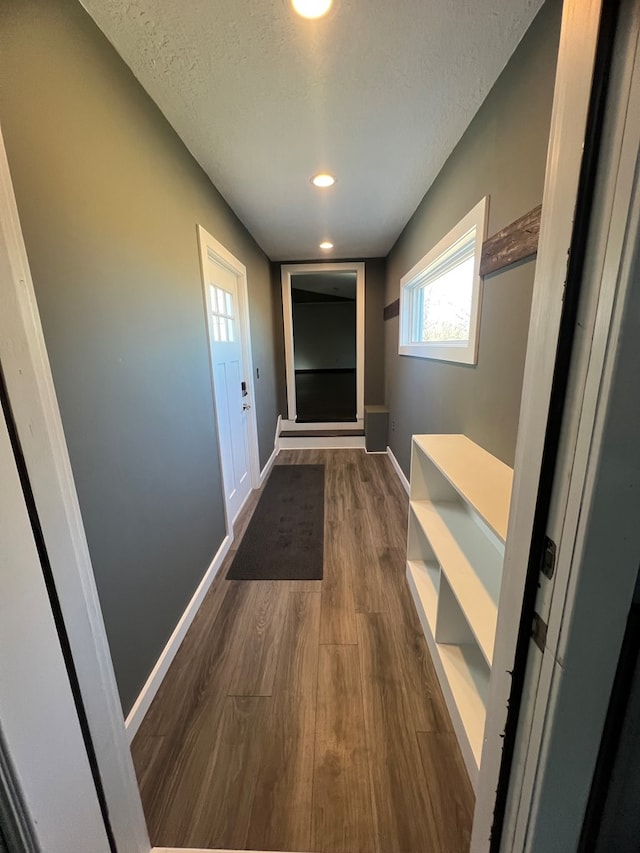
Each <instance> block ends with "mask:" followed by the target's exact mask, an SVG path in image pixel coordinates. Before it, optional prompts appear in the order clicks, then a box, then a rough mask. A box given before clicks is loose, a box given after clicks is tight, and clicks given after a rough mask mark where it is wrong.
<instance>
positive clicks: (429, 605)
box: [407, 560, 440, 633]
mask: <svg viewBox="0 0 640 853" xmlns="http://www.w3.org/2000/svg"><path fill="white" fill-rule="evenodd" d="M407 576H408V577H409V578H410V581H411V582H412V585H413V587H414V598H415V596H416V595H417V596H418V599H419V602H420V605H421V607H422V609H423V611H424V615H425V617H426V619H427V622H428V623H429V626H430V628H431V631H432V633H433V632H435V625H436V614H437V611H438V591H439V587H440V567H439V566H438V565H434V564H432V563H425V562H424V560H407Z"/></svg>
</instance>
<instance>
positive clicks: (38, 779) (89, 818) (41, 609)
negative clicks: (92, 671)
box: [0, 384, 110, 853]
mask: <svg viewBox="0 0 640 853" xmlns="http://www.w3.org/2000/svg"><path fill="white" fill-rule="evenodd" d="M5 405H6V407H7V410H6V411H5ZM12 433H13V429H12V423H11V413H10V411H9V409H8V403H7V401H6V398H5V394H4V389H3V388H2V386H1V384H0V483H2V488H0V552H1V553H2V563H3V566H2V572H1V574H2V583H3V590H2V595H0V672H1V673H2V677H0V823H2V827H3V828H5V823H4V821H3V818H5V819H6V823H7V826H6V830H7V840H8V843H11V844H12V847H11V849H14V847H13V845H15V849H16V850H18V849H20V850H24V851H28V853H36V851H37V850H48V851H51V853H82V851H84V850H93V851H95V853H109V850H110V844H109V838H108V832H107V828H106V826H105V821H104V817H103V814H102V812H101V808H100V802H99V799H98V794H97V788H96V784H95V783H96V780H95V778H94V777H93V775H92V770H91V766H90V762H89V758H88V755H87V745H89V746H90V743H89V744H87V743H86V742H85V740H84V738H83V734H82V729H81V724H80V720H79V718H78V708H77V706H76V703H75V700H74V696H73V691H72V687H71V683H70V680H69V675H68V670H67V662H66V661H65V656H64V653H63V650H62V647H61V642H60V637H59V634H58V626H56V622H55V619H54V615H53V612H52V603H51V590H50V589H48V588H47V584H46V581H45V573H44V566H46V554H45V553H44V552H43V549H42V547H41V545H40V547H39V546H38V543H37V536H38V533H37V523H36V522H35V519H34V517H33V514H32V512H30V504H31V500H30V495H29V492H28V485H27V484H26V483H25V482H24V479H23V477H22V476H21V471H20V468H21V464H20V461H19V455H20V450H19V447H16V446H15V436H14V435H12ZM5 561H6V562H5ZM52 682H55V685H56V689H55V690H53V691H52V690H51V689H50V685H51V683H52ZM52 732H55V737H52V736H51V735H52ZM42 763H47V764H49V765H53V766H56V767H57V773H56V777H55V783H54V781H53V777H52V776H50V775H49V773H43V772H42V769H41V768H42ZM72 827H73V829H72ZM0 839H1V834H0ZM0 847H2V844H0ZM2 849H3V850H4V847H2Z"/></svg>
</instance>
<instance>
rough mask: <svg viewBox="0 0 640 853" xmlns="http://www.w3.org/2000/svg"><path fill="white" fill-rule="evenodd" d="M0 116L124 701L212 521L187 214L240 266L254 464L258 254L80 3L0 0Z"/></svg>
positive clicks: (260, 320) (263, 295)
mask: <svg viewBox="0 0 640 853" xmlns="http://www.w3.org/2000/svg"><path fill="white" fill-rule="evenodd" d="M0 81H1V82H0V86H1V88H0V123H1V125H2V130H3V133H4V136H5V141H6V146H7V151H8V156H9V163H10V166H11V171H12V176H13V180H14V185H15V190H16V195H17V201H18V209H19V213H20V217H21V221H22V226H23V230H24V236H25V240H26V244H27V251H28V254H29V260H30V264H31V271H32V274H33V279H34V284H35V289H36V294H37V298H38V305H39V308H40V312H41V316H42V323H43V327H44V333H45V338H46V343H47V348H48V351H49V356H50V360H51V365H52V370H53V376H54V381H55V385H56V390H57V393H58V399H59V402H60V408H61V412H62V420H63V423H64V428H65V433H66V437H67V441H68V445H69V451H70V455H71V463H72V466H73V472H74V476H75V480H76V485H77V488H78V494H79V498H80V506H81V509H82V515H83V518H84V522H85V527H86V531H87V536H88V541H89V548H90V552H91V558H92V561H93V567H94V571H95V575H96V582H97V585H98V591H99V595H100V601H101V605H102V609H103V613H104V618H105V623H106V628H107V635H108V638H109V642H110V645H111V652H112V656H113V661H114V666H115V671H116V677H117V680H118V686H119V690H120V695H121V699H122V704H123V708H124V710H125V713H126V712H127V711H128V710H129V709H130V707H131V705H132V704H133V702H134V700H135V698H136V696H137V694H138V692H139V691H140V688H141V687H142V685H143V684H144V681H145V680H146V678H147V676H148V674H149V672H150V670H151V668H152V667H153V665H154V664H155V662H156V660H157V658H158V656H159V654H160V652H161V651H162V648H163V647H164V645H165V643H166V641H167V639H168V638H169V636H170V634H171V632H172V631H173V629H174V627H175V625H176V623H177V621H178V619H179V617H180V616H181V614H182V612H183V611H184V608H185V606H186V604H187V603H188V601H189V599H190V597H191V595H192V594H193V592H194V590H195V588H196V586H197V585H198V583H199V581H200V580H201V578H202V576H203V574H204V572H205V570H206V569H207V567H208V566H209V564H210V562H211V560H212V558H213V556H214V554H215V553H216V551H217V550H218V547H219V545H220V543H221V541H222V539H223V537H224V514H223V501H222V491H221V479H220V470H219V464H218V458H217V444H216V431H215V423H214V412H213V401H212V393H211V384H210V372H209V361H208V352H207V342H206V337H205V316H204V309H203V299H202V286H201V281H200V270H199V261H198V245H197V238H196V223H200V224H201V225H203V226H204V227H205V228H206V229H207V230H208V231H209V232H210V233H211V234H213V235H214V236H215V237H216V238H217V239H218V240H220V242H222V243H223V245H225V246H226V247H227V248H228V249H229V250H230V251H231V252H233V253H234V254H235V255H236V256H237V257H238V258H239V259H240V260H241V261H242V262H243V263H244V264H245V265H246V267H247V273H248V282H249V297H250V314H251V332H252V339H253V360H254V367H256V368H258V369H259V370H260V380H259V381H258V382H256V397H257V399H256V409H257V417H258V428H259V434H260V435H259V438H260V458H261V462H262V464H264V463H265V462H266V460H267V459H268V457H269V455H270V453H271V451H272V449H273V439H274V432H275V423H276V418H277V404H276V353H275V345H274V319H273V302H274V300H273V291H272V288H271V283H270V268H269V262H268V260H267V258H266V257H265V255H264V254H263V252H262V251H261V250H260V248H259V247H258V246H257V245H256V243H255V242H254V241H253V240H252V238H251V237H250V236H249V234H248V233H247V231H246V230H245V228H244V227H243V225H242V224H241V222H240V221H239V220H238V219H237V218H236V217H235V215H234V214H233V213H232V211H231V210H230V208H229V207H228V206H227V205H226V203H225V202H224V200H223V199H222V197H221V196H220V195H219V193H218V192H217V191H216V190H215V188H214V187H213V186H212V184H211V183H210V181H209V180H208V178H207V177H206V175H205V174H204V173H203V172H202V170H201V169H200V168H199V166H198V165H197V164H196V162H195V161H194V160H193V158H192V157H191V156H190V155H189V153H188V152H187V150H186V149H185V147H184V146H183V144H182V143H181V142H180V140H179V139H178V137H177V136H176V134H175V133H174V132H173V130H172V129H171V128H170V126H169V125H168V124H167V122H166V120H165V119H164V118H163V116H162V115H161V113H160V112H159V110H158V109H157V108H156V107H155V105H154V104H153V103H152V101H151V100H150V98H149V97H148V96H147V95H146V94H145V93H144V91H143V90H142V89H141V87H140V86H139V85H138V83H137V82H136V81H135V79H134V78H133V76H132V74H131V73H130V72H129V70H128V69H127V67H126V66H125V65H124V63H123V62H122V61H121V60H120V58H119V57H118V56H117V54H116V53H115V51H114V50H113V48H112V47H111V46H110V45H109V43H108V42H107V41H106V39H105V38H104V37H103V36H102V34H101V33H100V32H99V30H98V29H97V28H96V26H95V25H94V24H93V22H92V21H91V20H90V18H89V17H88V16H87V15H86V13H85V12H84V11H83V9H82V8H81V6H80V4H79V3H78V2H76V0H3V2H2V5H1V7H0Z"/></svg>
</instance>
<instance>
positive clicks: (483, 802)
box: [471, 0, 601, 853]
mask: <svg viewBox="0 0 640 853" xmlns="http://www.w3.org/2000/svg"><path fill="white" fill-rule="evenodd" d="M600 8H601V0H589V2H587V1H586V0H565V3H564V6H563V13H562V30H561V36H560V48H559V55H558V65H557V70H556V81H555V89H554V99H553V110H552V117H551V130H550V138H549V148H548V153H547V168H546V175H545V186H544V193H543V204H542V219H541V224H540V239H539V244H538V256H537V261H536V274H535V282H534V289H533V301H532V307H531V320H530V325H529V338H528V343H527V356H526V362H525V371H524V380H523V390H522V402H521V407H520V421H519V426H518V439H517V445H516V458H515V465H514V482H513V492H512V498H511V512H510V517H509V527H508V532H507V542H506V548H505V558H504V568H503V574H502V578H503V580H502V587H501V590H500V601H499V606H498V621H497V627H496V642H495V651H494V657H493V665H492V670H491V681H490V688H489V699H488V703H487V715H486V720H487V722H486V726H485V735H484V744H483V750H482V760H481V763H480V770H479V778H478V788H477V799H476V808H475V813H474V821H473V831H472V839H471V851H472V853H484V851H486V850H487V849H488V845H489V838H490V837H491V829H492V823H493V813H494V806H495V801H496V790H497V787H498V777H499V773H500V765H501V760H502V747H503V733H504V730H505V723H506V718H507V709H508V704H509V695H510V690H511V682H512V677H511V673H512V671H513V664H514V656H515V650H516V645H517V637H518V633H519V627H520V626H519V620H518V618H516V617H515V616H514V614H520V612H521V609H522V602H523V596H524V588H525V580H526V575H527V565H528V558H529V551H530V546H531V541H532V535H533V522H534V517H535V511H536V504H537V498H538V489H539V483H540V474H541V470H542V459H543V449H544V443H545V436H546V430H547V420H548V414H549V404H550V399H551V389H552V384H553V376H554V370H555V363H556V352H557V347H558V336H559V329H560V318H561V314H562V307H563V299H564V287H563V284H564V282H565V280H566V273H567V262H568V257H569V249H570V246H571V240H572V234H573V224H574V214H575V206H576V198H577V193H578V185H579V180H580V169H581V165H582V152H583V147H584V141H585V132H586V123H587V115H588V109H589V102H590V97H591V84H592V76H593V66H594V61H595V52H596V45H597V38H598V25H599V20H600Z"/></svg>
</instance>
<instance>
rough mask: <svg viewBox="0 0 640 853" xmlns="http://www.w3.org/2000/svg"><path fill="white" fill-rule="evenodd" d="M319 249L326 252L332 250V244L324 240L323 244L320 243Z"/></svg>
mask: <svg viewBox="0 0 640 853" xmlns="http://www.w3.org/2000/svg"><path fill="white" fill-rule="evenodd" d="M320 248H321V249H324V250H325V251H328V250H329V249H333V243H330V242H329V241H328V240H325V241H324V243H320Z"/></svg>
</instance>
